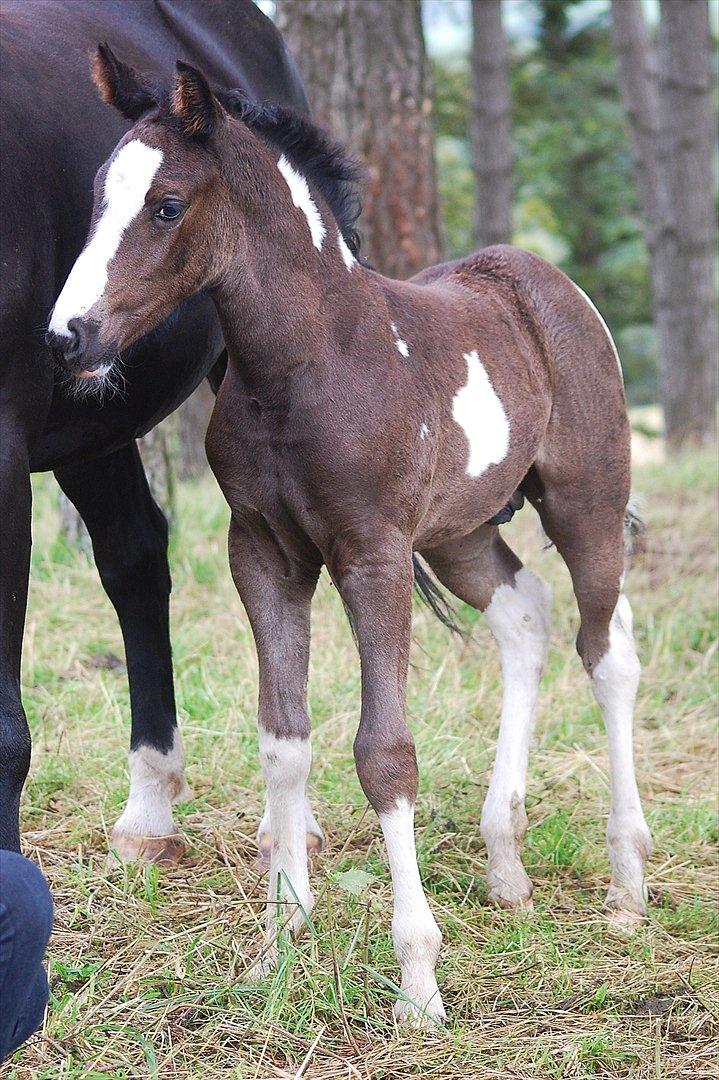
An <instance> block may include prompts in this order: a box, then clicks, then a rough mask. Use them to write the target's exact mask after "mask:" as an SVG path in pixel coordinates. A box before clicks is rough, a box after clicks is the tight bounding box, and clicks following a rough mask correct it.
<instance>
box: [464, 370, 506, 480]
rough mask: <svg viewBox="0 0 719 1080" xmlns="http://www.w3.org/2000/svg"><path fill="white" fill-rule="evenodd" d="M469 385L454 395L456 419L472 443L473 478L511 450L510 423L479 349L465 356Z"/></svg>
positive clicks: (469, 467)
mask: <svg viewBox="0 0 719 1080" xmlns="http://www.w3.org/2000/svg"><path fill="white" fill-rule="evenodd" d="M464 359H465V360H466V361H467V382H466V384H465V385H464V386H463V387H462V388H461V389H460V390H458V391H457V393H456V394H455V395H454V400H453V402H452V417H453V419H454V420H455V422H456V423H457V424H459V426H460V427H461V428H462V429H463V431H464V433H465V435H466V436H467V441H468V442H469V460H468V461H467V473H468V474H469V476H481V475H482V473H483V472H486V470H487V469H488V468H489V466H490V465H498V464H499V462H500V461H503V460H504V458H505V457H506V456H507V450H508V449H509V421H508V420H507V414H506V413H505V411H504V406H503V405H502V402H501V401H500V399H499V396H498V395H497V392H496V391H495V389H494V387H493V386H492V384H491V382H490V381H489V375H488V374H487V372H486V370H485V368H484V365H483V364H482V362H481V360H480V359H479V355H478V353H477V350H476V349H473V350H472V352H468V353H465V354H464Z"/></svg>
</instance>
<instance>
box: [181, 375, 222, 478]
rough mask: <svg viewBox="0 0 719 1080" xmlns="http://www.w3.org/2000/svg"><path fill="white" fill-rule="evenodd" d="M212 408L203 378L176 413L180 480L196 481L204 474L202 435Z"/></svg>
mask: <svg viewBox="0 0 719 1080" xmlns="http://www.w3.org/2000/svg"><path fill="white" fill-rule="evenodd" d="M214 407H215V395H214V394H213V393H212V390H211V389H210V384H209V383H208V381H207V379H203V380H202V382H201V383H200V385H199V386H198V387H197V389H196V390H195V391H194V392H193V393H192V394H190V396H189V397H188V399H187V401H183V403H182V405H180V407H179V409H178V410H177V435H178V439H179V443H180V447H179V455H178V461H177V475H178V477H179V479H180V480H197V479H198V478H199V477H200V476H202V475H203V474H204V473H205V472H207V469H208V465H207V455H206V454H205V435H206V434H207V425H208V424H209V422H210V416H211V414H212V410H213V408H214Z"/></svg>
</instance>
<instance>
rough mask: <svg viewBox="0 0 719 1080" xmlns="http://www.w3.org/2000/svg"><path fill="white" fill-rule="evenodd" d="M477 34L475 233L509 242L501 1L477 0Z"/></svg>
mask: <svg viewBox="0 0 719 1080" xmlns="http://www.w3.org/2000/svg"><path fill="white" fill-rule="evenodd" d="M472 33H473V40H472V76H471V113H470V124H469V135H470V142H471V146H472V164H473V167H474V175H475V178H476V185H477V187H476V197H475V208H474V233H475V239H476V241H477V244H478V246H479V247H486V246H487V245H488V244H506V243H508V242H509V240H510V237H511V232H512V220H511V208H512V151H511V134H510V96H509V76H508V71H507V43H506V40H505V37H504V31H503V30H502V4H501V0H472Z"/></svg>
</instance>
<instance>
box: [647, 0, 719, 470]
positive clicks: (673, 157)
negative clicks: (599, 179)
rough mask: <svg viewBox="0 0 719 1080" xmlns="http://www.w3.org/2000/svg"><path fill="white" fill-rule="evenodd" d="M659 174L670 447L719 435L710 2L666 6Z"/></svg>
mask: <svg viewBox="0 0 719 1080" xmlns="http://www.w3.org/2000/svg"><path fill="white" fill-rule="evenodd" d="M660 11H661V21H660V27H659V42H658V53H657V55H658V65H657V66H658V75H659V149H658V153H659V172H660V177H661V182H662V186H663V189H664V197H663V203H664V205H663V212H664V221H663V223H662V224H663V229H662V231H663V239H662V243H661V246H662V248H664V249H665V252H666V273H665V274H662V276H661V280H660V282H659V286H660V292H659V295H658V298H657V299H658V304H659V307H660V311H661V319H660V323H659V332H660V336H661V355H662V370H661V387H662V403H663V405H664V417H665V424H666V432H667V440H668V444H669V446H670V447H672V448H675V449H676V448H678V447H679V446H682V445H685V444H692V443H695V444H696V443H704V442H708V441H710V440H712V439H713V438H714V437H715V436H716V393H717V346H718V341H717V324H716V304H715V295H714V257H715V256H714V250H715V248H714V244H715V235H716V234H715V216H714V182H715V181H714V168H713V153H714V142H715V137H716V128H715V115H714V102H713V80H712V42H711V33H710V30H709V6H708V3H707V0H662V2H661V5H660Z"/></svg>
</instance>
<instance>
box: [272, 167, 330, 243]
mask: <svg viewBox="0 0 719 1080" xmlns="http://www.w3.org/2000/svg"><path fill="white" fill-rule="evenodd" d="M277 168H278V169H279V170H280V172H281V173H282V175H283V177H284V178H285V181H286V183H287V187H288V188H289V189H290V195H291V196H292V202H293V203H294V204H295V206H296V207H297V209H298V210H301V211H302V213H303V214H304V215H305V217H306V218H307V224H308V225H309V227H310V236H311V237H312V243H313V244H314V245H315V247H316V248H317V250H318V251H322V241H323V240H324V238H325V236H326V235H327V230H326V229H325V224H324V222H323V220H322V215H321V214H320V212H319V210H318V208H317V204H316V202H315V200H314V199H313V198H312V195H311V194H310V189H309V186H308V184H307V181H306V180H305V178H304V176H303V175H302V174H301V173H299V172H298V171H297V169H295V168H294V166H293V165H290V163H289V161H288V160H287V158H286V157H285V155H284V154H283V155H282V156H281V158H280V160H279V161H278V162H277Z"/></svg>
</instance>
